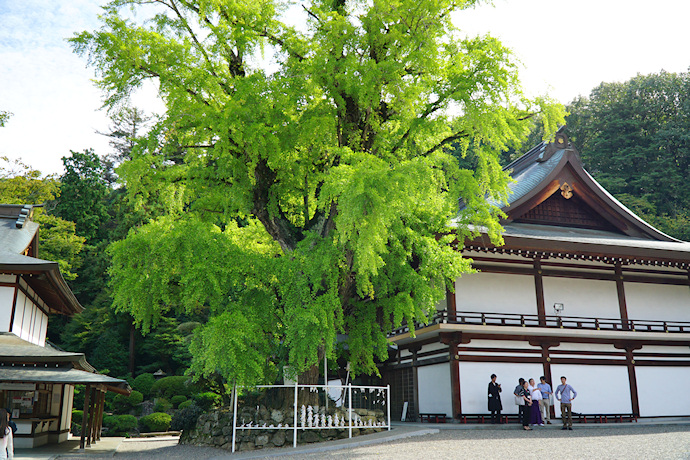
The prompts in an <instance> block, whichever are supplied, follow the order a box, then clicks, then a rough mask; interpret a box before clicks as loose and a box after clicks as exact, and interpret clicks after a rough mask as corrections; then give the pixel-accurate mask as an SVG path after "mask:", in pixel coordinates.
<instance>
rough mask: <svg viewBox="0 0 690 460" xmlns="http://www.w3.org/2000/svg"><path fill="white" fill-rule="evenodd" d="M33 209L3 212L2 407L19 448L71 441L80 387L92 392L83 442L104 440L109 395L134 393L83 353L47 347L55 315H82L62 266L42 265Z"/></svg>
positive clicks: (0, 296)
mask: <svg viewBox="0 0 690 460" xmlns="http://www.w3.org/2000/svg"><path fill="white" fill-rule="evenodd" d="M33 211H34V208H33V206H31V205H0V407H5V408H7V409H9V410H10V411H11V413H12V415H13V417H14V421H15V422H16V424H17V427H18V431H17V433H16V434H15V440H14V444H15V446H16V447H19V448H22V447H36V446H40V445H43V444H48V443H58V442H62V441H65V440H67V439H68V438H69V432H70V426H71V423H72V401H73V396H74V387H75V385H85V386H86V395H85V405H84V406H85V407H84V414H85V415H84V419H85V420H86V421H87V422H86V423H85V424H84V428H85V429H84V430H82V431H83V436H82V442H83V443H84V444H89V443H90V442H91V441H94V440H96V439H98V438H99V437H100V426H101V420H102V416H103V403H104V395H105V392H106V391H116V392H118V393H121V394H127V395H128V394H129V393H130V391H131V389H130V388H129V385H128V384H127V382H126V381H123V380H119V379H114V378H112V377H108V376H107V375H101V374H98V373H97V372H96V370H95V369H94V368H93V367H92V366H91V365H90V364H89V363H88V362H86V359H85V357H84V355H83V354H82V353H69V352H65V351H63V350H59V349H57V348H56V347H54V346H52V345H50V344H49V343H48V342H47V341H46V331H47V327H48V320H49V319H50V316H51V315H56V314H57V315H68V316H71V315H74V314H75V313H79V312H81V311H82V310H83V308H82V306H81V305H80V304H79V302H78V301H77V299H76V298H75V297H74V294H73V293H72V291H71V290H70V288H69V287H68V286H67V283H66V282H65V280H64V279H63V277H62V275H61V273H60V269H59V267H58V264H57V263H56V262H50V261H46V260H41V259H39V258H38V227H39V226H38V224H37V223H35V222H33V220H32V217H33Z"/></svg>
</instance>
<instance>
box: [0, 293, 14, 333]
mask: <svg viewBox="0 0 690 460" xmlns="http://www.w3.org/2000/svg"><path fill="white" fill-rule="evenodd" d="M13 300H14V288H12V287H8V286H0V332H9V331H10V326H11V324H10V320H11V319H12V301H13Z"/></svg>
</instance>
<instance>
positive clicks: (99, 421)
mask: <svg viewBox="0 0 690 460" xmlns="http://www.w3.org/2000/svg"><path fill="white" fill-rule="evenodd" d="M97 394H98V405H97V406H96V421H95V423H94V424H93V440H94V441H99V440H100V439H101V428H102V426H103V408H104V404H105V391H104V390H103V389H102V388H99V389H98V393H97Z"/></svg>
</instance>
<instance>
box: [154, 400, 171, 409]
mask: <svg viewBox="0 0 690 460" xmlns="http://www.w3.org/2000/svg"><path fill="white" fill-rule="evenodd" d="M172 407H173V405H172V404H171V403H170V401H168V400H167V399H165V398H158V400H157V401H156V404H154V405H153V410H154V412H168V411H169V410H170V409H172Z"/></svg>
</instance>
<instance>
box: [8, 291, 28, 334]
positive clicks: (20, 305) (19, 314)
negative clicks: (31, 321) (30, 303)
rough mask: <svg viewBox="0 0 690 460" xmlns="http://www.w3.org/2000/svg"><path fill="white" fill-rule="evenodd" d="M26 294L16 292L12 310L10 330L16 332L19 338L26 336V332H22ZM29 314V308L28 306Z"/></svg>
mask: <svg viewBox="0 0 690 460" xmlns="http://www.w3.org/2000/svg"><path fill="white" fill-rule="evenodd" d="M26 304H27V301H26V296H25V295H24V293H23V292H22V291H19V292H17V303H16V306H15V311H14V324H12V332H14V333H15V334H17V335H18V336H19V337H20V338H22V339H25V338H26V337H27V334H26V332H24V316H25V315H26V310H27V309H26ZM29 315H31V309H30V308H29Z"/></svg>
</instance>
